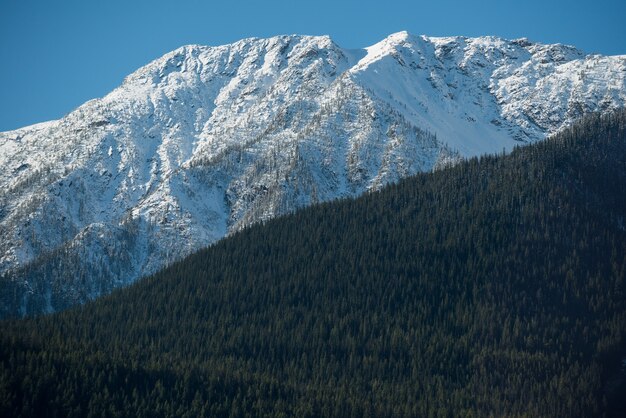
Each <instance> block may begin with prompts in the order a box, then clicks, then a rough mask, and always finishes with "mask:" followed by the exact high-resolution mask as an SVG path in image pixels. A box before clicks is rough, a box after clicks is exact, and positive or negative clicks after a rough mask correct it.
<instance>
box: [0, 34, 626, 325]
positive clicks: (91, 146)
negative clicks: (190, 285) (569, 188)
mask: <svg viewBox="0 0 626 418" xmlns="http://www.w3.org/2000/svg"><path fill="white" fill-rule="evenodd" d="M368 57H369V58H368ZM366 64H367V65H366ZM625 71H626V56H617V57H601V56H597V55H589V56H584V55H583V54H582V53H581V52H579V51H577V50H575V49H572V47H568V46H563V45H542V44H535V43H530V42H528V41H526V40H516V41H506V40H504V39H501V38H494V37H484V38H464V37H450V38H429V37H425V36H414V35H410V34H408V33H402V32H401V33H397V34H393V35H390V36H389V37H387V38H386V39H385V40H383V41H381V42H380V43H378V44H376V45H373V46H372V47H369V48H367V49H366V50H347V49H342V48H340V47H339V46H338V45H336V44H335V43H334V42H333V41H332V39H331V38H330V37H328V36H322V37H311V36H300V35H297V36H278V37H273V38H268V39H262V38H250V39H246V40H241V41H238V42H235V43H233V44H229V45H224V46H217V47H203V46H198V45H191V46H183V47H181V48H178V49H177V50H174V51H172V52H170V53H168V54H165V55H164V56H163V57H161V58H158V59H156V60H154V61H152V62H151V63H149V64H147V65H146V66H144V67H142V68H140V69H138V70H137V71H135V72H133V73H132V74H130V75H129V76H127V77H126V78H125V80H124V82H123V83H122V85H121V86H120V87H118V88H116V89H115V90H113V91H112V92H111V93H110V94H108V95H106V96H105V97H103V98H101V99H94V100H91V101H89V102H87V103H85V104H84V105H83V106H81V107H79V108H78V109H76V110H75V111H74V112H71V113H70V114H68V115H67V116H66V117H64V118H62V119H61V120H59V121H52V122H47V123H44V124H38V125H34V126H32V127H26V128H22V129H19V130H15V131H11V132H7V133H0V166H1V167H3V169H4V170H3V172H4V173H3V174H2V175H0V190H4V192H0V208H1V210H0V232H1V233H0V236H2V237H3V238H2V240H1V241H0V273H2V274H4V278H3V279H2V286H3V289H2V292H1V293H0V296H1V297H2V299H1V300H2V302H1V303H0V311H1V312H3V315H5V314H16V313H18V314H22V315H23V314H26V313H35V312H41V311H44V312H48V311H54V310H57V309H61V308H63V307H65V306H70V305H72V304H75V303H80V302H84V301H85V300H89V299H92V298H94V297H97V296H98V295H100V294H104V293H107V292H108V291H110V290H111V289H112V288H115V287H119V286H123V285H125V284H128V283H130V282H132V281H134V280H136V279H137V278H138V277H141V276H143V275H145V274H149V273H152V272H154V271H156V270H157V269H159V268H161V267H163V266H164V265H166V264H168V263H169V262H171V261H174V260H176V259H179V258H180V257H182V256H184V255H186V254H188V253H190V252H192V251H194V250H196V249H198V248H200V247H202V246H206V245H208V244H210V243H212V242H215V241H216V240H218V239H220V238H221V237H223V236H225V235H228V234H229V233H232V232H234V231H237V230H239V229H241V228H242V227H244V226H245V225H249V224H251V223H255V222H258V221H262V220H266V219H270V218H272V217H274V216H276V215H279V214H283V213H288V212H290V211H293V210H295V209H297V208H300V207H304V206H307V205H310V204H312V203H315V202H321V201H327V200H332V199H335V198H341V197H349V196H356V195H359V194H361V193H364V192H365V191H368V190H376V189H377V188H380V187H381V186H383V185H384V184H387V183H389V182H395V181H397V180H399V179H401V178H403V177H406V176H408V175H411V174H415V173H417V172H422V171H431V170H433V169H436V168H438V167H444V166H447V165H449V164H453V163H455V162H456V161H459V160H460V159H461V158H463V157H471V156H474V155H480V154H484V153H495V152H500V151H502V150H503V149H508V150H510V149H511V148H512V147H513V146H515V145H516V144H524V143H532V142H536V141H538V140H541V139H543V138H545V137H546V136H547V135H550V134H552V133H555V132H558V131H559V130H561V129H563V127H565V126H568V125H569V124H570V123H571V122H572V121H574V120H576V119H577V118H578V117H580V116H581V115H583V114H585V113H588V112H591V111H612V110H613V109H617V108H619V107H622V106H623V105H624V103H625V102H626V88H625V78H626V77H625V74H626V72H625ZM181 243H182V245H181ZM51 254H56V255H55V256H54V257H52V256H51ZM55 257H56V258H57V260H56V261H52V260H53V259H54V258H55ZM58 259H60V261H59V260H58Z"/></svg>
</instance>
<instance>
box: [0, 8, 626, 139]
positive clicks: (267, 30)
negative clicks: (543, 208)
mask: <svg viewBox="0 0 626 418" xmlns="http://www.w3.org/2000/svg"><path fill="white" fill-rule="evenodd" d="M625 18H626V1H624V0H594V1H578V0H569V1H561V0H556V1H550V0H526V1H519V0H517V1H508V0H500V1H493V0H483V1H469V0H466V1H452V0H432V1H428V2H424V1H415V0H414V1H401V0H383V1H369V0H361V1H352V0H350V1H342V0H309V1H296V0H291V1H287V0H257V1H252V0H222V1H219V2H213V1H200V0H175V1H159V0H152V1H145V0H136V1H133V0H123V1H122V0H108V1H97V0H82V1H77V0H65V1H57V0H0V92H1V95H0V131H5V130H10V129H15V128H18V127H21V126H25V125H29V124H32V123H37V122H42V121H46V120H51V119H57V118H60V117H62V116H63V115H65V114H66V113H68V112H70V111H71V110H73V109H74V108H76V107H77V106H79V105H80V104H82V103H83V102H85V101H87V100H89V99H92V98H95V97H101V96H103V95H105V94H106V93H108V92H109V91H111V90H112V89H113V88H115V87H116V86H118V85H119V84H120V83H121V82H122V80H123V78H124V77H125V76H126V75H128V74H129V73H131V72H133V71H134V70H136V69H137V68H139V67H140V66H142V65H144V64H146V63H148V62H149V61H151V60H153V59H155V58H157V57H159V56H161V55H162V54H164V53H166V52H168V51H170V50H172V49H175V48H177V47H179V46H181V45H184V44H190V43H197V44H205V45H220V44H224V43H229V42H233V41H236V40H238V39H241V38H244V37H251V36H256V37H268V36H272V35H278V34H291V33H300V34H308V35H322V34H328V35H330V36H331V37H332V38H333V39H334V40H335V42H337V43H338V44H339V45H340V46H343V47H346V48H361V47H365V46H368V45H371V44H373V43H375V42H377V41H379V40H381V39H382V38H384V37H385V36H387V35H388V34H390V33H393V32H398V31H400V30H408V31H409V32H411V33H414V34H417V35H419V34H427V35H432V36H449V35H466V36H479V35H497V36H502V37H505V38H519V37H522V36H525V37H528V38H529V39H531V40H533V41H537V42H544V43H554V42H560V43H566V44H572V45H575V46H577V47H579V48H581V49H583V50H584V51H586V52H597V53H602V54H611V55H615V54H626V25H625V24H624V20H625Z"/></svg>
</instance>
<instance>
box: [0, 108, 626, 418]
mask: <svg viewBox="0 0 626 418" xmlns="http://www.w3.org/2000/svg"><path fill="white" fill-rule="evenodd" d="M625 402H626V111H621V112H617V113H613V114H610V115H590V116H588V117H586V118H584V119H583V120H582V121H581V122H580V123H578V124H576V125H574V126H572V127H571V128H569V129H567V130H565V131H563V132H562V133H560V134H558V135H556V136H554V137H552V138H550V139H548V140H545V141H543V142H540V143H537V144H534V145H529V146H525V147H520V148H517V149H515V150H514V151H512V152H511V153H509V154H507V155H504V154H503V155H493V156H484V157H481V158H473V159H470V160H467V161H464V162H462V163H459V164H458V165H455V166H453V167H449V168H446V169H443V170H439V171H436V172H433V173H427V174H421V175H418V176H415V177H412V178H409V179H406V180H404V181H401V182H399V183H397V184H393V185H390V186H388V187H385V188H383V189H382V190H380V191H377V192H373V193H370V194H367V195H365V196H363V197H361V198H358V199H351V200H341V201H335V202H331V203H325V204H321V205H317V206H314V207H311V208H308V209H304V210H301V211H298V212H296V213H294V214H291V215H288V216H284V217H281V218H278V219H274V220H271V221H268V222H266V223H265V224H262V225H255V226H252V227H249V228H247V229H245V230H243V231H242V232H240V233H237V234H235V235H233V236H231V237H229V238H226V239H224V240H222V241H220V242H218V243H216V244H215V245H213V246H211V247H209V248H206V249H204V250H201V251H199V252H198V253H196V254H194V255H192V256H190V257H188V258H186V259H185V260H183V261H180V262H177V263H175V264H173V265H171V266H170V267H168V268H166V269H165V270H163V271H161V272H159V273H157V274H155V275H153V276H151V277H148V278H145V279H142V280H140V281H139V282H137V283H135V284H134V285H132V286H131V287H129V288H126V289H121V290H117V291H115V292H113V293H112V294H111V295H109V296H106V297H103V298H101V299H98V300H96V301H94V302H92V303H88V304H86V305H84V306H81V307H77V308H73V309H70V310H66V311H63V312H60V313H57V314H53V315H48V316H40V317H34V318H28V319H22V320H5V321H2V322H0V416H2V417H125V416H132V417H233V418H234V417H488V416H509V417H544V416H545V417H602V416H607V417H611V416H614V417H620V416H626V403H625Z"/></svg>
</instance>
